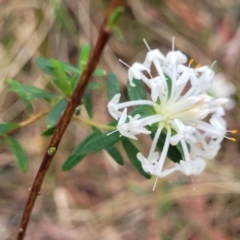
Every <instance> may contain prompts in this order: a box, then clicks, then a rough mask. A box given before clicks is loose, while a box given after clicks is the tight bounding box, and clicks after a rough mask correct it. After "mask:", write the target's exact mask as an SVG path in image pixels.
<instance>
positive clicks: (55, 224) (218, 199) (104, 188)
mask: <svg viewBox="0 0 240 240" xmlns="http://www.w3.org/2000/svg"><path fill="white" fill-rule="evenodd" d="M104 2H105V1H89V0H88V1H77V0H76V1H71V0H69V1H63V2H62V5H61V1H60V0H54V1H47V0H45V1H30V0H23V1H21V2H19V1H17V0H8V1H6V0H5V1H4V0H2V1H0V119H1V121H3V122H7V121H24V120H26V119H28V118H29V115H27V113H26V111H25V106H24V104H23V103H22V102H21V100H19V99H18V98H17V97H16V95H15V94H9V93H8V92H7V91H6V85H5V83H4V80H5V79H6V78H15V79H17V80H19V81H20V82H22V83H29V84H32V85H34V86H37V87H40V88H43V89H45V88H47V89H49V88H50V85H49V84H48V82H49V78H48V77H47V76H46V75H44V74H42V73H41V71H40V70H39V69H38V67H37V66H36V63H35V60H36V58H37V57H38V56H40V55H41V56H45V57H49V58H50V57H54V58H59V59H61V60H64V61H67V62H70V63H72V64H76V62H77V58H78V49H79V46H80V45H81V44H82V43H84V42H89V43H91V44H93V43H94V41H95V39H96V36H97V29H98V27H99V24H100V22H101V19H102V15H103V12H104V10H105V9H106V6H105V3H104ZM159 2H161V4H160V3H159ZM239 14H240V4H239V2H238V1H234V0H231V1H220V0H218V1H213V2H212V3H211V2H210V1H205V0H201V1H197V3H196V1H193V0H189V1H177V0H170V1H154V0H151V1H139V0H131V1H129V5H128V7H127V11H126V13H125V15H124V16H123V18H122V19H121V23H120V25H121V28H122V32H123V36H124V40H123V41H122V42H119V41H118V40H116V39H115V38H113V39H111V41H110V42H109V44H108V46H107V48H106V49H105V53H104V56H103V57H102V61H101V64H100V65H101V67H104V68H106V69H107V71H108V72H109V71H114V72H115V73H116V74H117V75H118V76H119V78H120V80H121V83H122V87H123V88H124V85H125V83H126V76H127V75H126V69H125V68H124V67H123V66H121V64H119V62H118V60H117V59H118V58H121V59H124V61H126V62H129V63H131V62H133V61H134V60H136V59H138V61H140V59H143V56H144V54H145V53H146V49H145V47H144V44H143V43H142V38H146V39H147V40H148V42H149V44H150V45H151V47H152V48H154V47H158V48H160V49H161V50H163V52H166V51H168V50H169V49H170V48H171V37H172V36H173V35H174V36H175V37H176V41H175V42H176V47H177V48H178V49H180V50H182V51H183V52H185V53H186V54H188V55H189V56H190V57H192V58H194V60H195V62H196V63H201V64H211V63H212V62H213V60H217V61H218V69H217V71H220V72H223V73H224V74H225V75H226V77H227V79H228V80H229V81H231V82H233V83H234V84H236V88H237V93H236V96H235V98H236V107H235V108H234V110H232V111H231V112H229V113H228V115H227V117H226V119H227V121H228V126H229V127H228V128H229V129H239V120H240V119H239V108H238V107H239V100H238V97H239V88H240V86H239V83H238V79H239V76H240V70H239V69H240V68H239V67H240V66H239V63H240V59H239V56H240V54H239V53H240V44H239V42H240V36H239V35H240V34H239V31H240V30H239V29H240V28H239V24H238V22H239V21H238V18H239ZM104 80H105V79H104V78H96V79H94V81H97V82H100V83H101V86H102V87H101V89H99V90H97V91H96V92H95V94H94V95H92V99H93V102H94V113H95V116H94V120H95V121H97V122H99V123H106V122H107V121H108V120H109V118H108V115H107V113H106V101H107V99H106V97H105V94H104V96H103V95H102V92H103V91H104V89H105V86H104ZM33 106H34V112H35V113H38V112H40V111H43V110H46V109H48V108H49V106H48V105H47V104H46V103H44V102H42V101H36V102H34V104H33ZM44 124H45V123H44V118H42V119H41V120H39V121H38V122H35V123H33V124H32V125H28V126H26V127H24V128H22V129H20V130H18V131H17V132H15V133H14V137H16V138H17V139H18V140H19V141H20V142H21V144H22V145H23V147H24V149H25V150H26V152H27V154H28V157H29V162H30V169H29V171H28V173H27V174H25V175H24V174H22V173H21V172H20V171H19V169H18V168H17V166H16V163H15V161H14V159H13V156H12V154H11V153H10V151H9V150H8V149H7V146H6V145H5V144H4V142H3V140H2V139H0V153H1V161H0V239H14V236H15V232H16V229H17V226H18V224H19V221H20V218H21V211H22V209H23V206H24V204H25V201H26V198H27V194H28V188H29V186H30V185H31V183H32V181H33V179H34V176H35V174H36V171H37V169H38V166H39V164H40V161H41V157H42V155H43V151H44V150H45V147H46V146H47V142H48V141H49V139H47V138H43V137H40V136H39V135H40V133H41V131H43V130H44V128H45V125H44ZM89 132H90V128H89V127H86V126H85V125H83V124H81V123H78V122H76V121H73V122H72V123H71V125H70V126H69V128H68V130H67V133H66V134H65V136H64V139H63V142H62V144H61V147H60V149H59V152H58V153H57V155H56V157H55V159H54V163H53V164H52V166H51V169H50V171H49V174H48V175H47V177H46V179H45V183H44V186H43V194H42V195H41V196H40V197H39V199H38V201H37V203H36V205H35V208H34V212H33V215H32V219H31V223H30V225H29V229H28V232H27V236H26V239H29V240H30V239H31V240H32V239H33V240H40V239H42V240H43V239H44V240H50V239H51V240H62V239H63V240H65V239H68V240H70V239H74V240H75V239H84V240H87V239H104V240H108V239H111V240H112V239H114V240H122V239H124V240H135V239H136V240H139V239H151V240H157V239H164V240H165V239H166V240H168V239H169V240H172V239H174V240H185V239H187V240H198V239H217V240H221V239H223V240H225V239H226V240H228V239H235V240H237V239H240V238H239V236H240V230H239V229H240V228H239V226H240V200H239V194H240V187H239V186H240V179H239V176H240V163H239V140H238V141H237V142H236V143H232V142H229V141H224V142H223V147H222V150H221V152H220V153H219V156H218V157H217V158H216V160H213V161H211V162H209V164H208V168H207V170H206V171H205V173H204V174H202V175H201V176H199V177H197V178H194V179H193V181H194V183H195V185H196V191H194V190H193V185H192V181H191V179H189V178H187V177H185V176H182V175H180V174H179V175H172V176H170V177H168V178H166V179H163V180H161V181H159V184H158V186H157V189H156V191H155V192H152V191H151V189H152V185H153V182H154V180H150V181H149V180H145V179H143V178H142V177H141V176H139V174H138V173H137V172H136V170H135V169H134V168H133V167H132V166H131V165H130V164H129V162H128V160H127V158H126V157H125V166H124V167H119V166H117V165H116V164H115V163H114V162H113V161H112V160H111V159H109V157H108V156H107V154H106V153H105V152H101V153H97V154H93V155H89V156H87V157H86V159H85V160H84V161H83V162H82V163H81V164H79V165H78V166H77V167H76V168H74V169H73V170H71V171H70V172H62V171H61V166H62V163H63V162H64V160H65V159H66V157H67V156H68V154H69V153H70V151H71V150H72V149H73V148H74V146H76V145H77V144H78V143H79V142H80V141H81V140H83V139H81V138H80V137H79V136H80V135H82V134H84V135H85V136H87V134H88V133H89ZM78 133H79V134H78ZM80 133H81V134H80Z"/></svg>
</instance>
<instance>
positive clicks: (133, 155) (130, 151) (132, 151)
mask: <svg viewBox="0 0 240 240" xmlns="http://www.w3.org/2000/svg"><path fill="white" fill-rule="evenodd" d="M122 145H123V148H124V150H125V152H126V153H127V155H128V158H129V160H130V162H131V163H132V164H133V166H134V167H135V168H136V169H137V170H138V171H139V173H140V174H141V175H142V176H144V177H145V178H148V179H150V178H151V175H149V174H148V173H146V172H144V170H143V169H142V164H141V162H140V161H139V160H138V159H137V154H138V152H139V150H138V149H137V148H136V147H135V146H134V145H133V144H132V142H130V141H129V139H128V138H122Z"/></svg>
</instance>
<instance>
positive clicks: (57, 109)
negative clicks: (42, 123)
mask: <svg viewBox="0 0 240 240" xmlns="http://www.w3.org/2000/svg"><path fill="white" fill-rule="evenodd" d="M66 106H67V100H66V98H62V99H60V101H58V102H57V103H56V104H55V105H54V106H53V108H52V109H51V111H50V113H49V114H48V116H47V118H46V124H47V128H49V127H52V126H55V125H56V124H57V122H58V120H59V119H60V117H61V116H62V114H63V112H64V110H65V108H66Z"/></svg>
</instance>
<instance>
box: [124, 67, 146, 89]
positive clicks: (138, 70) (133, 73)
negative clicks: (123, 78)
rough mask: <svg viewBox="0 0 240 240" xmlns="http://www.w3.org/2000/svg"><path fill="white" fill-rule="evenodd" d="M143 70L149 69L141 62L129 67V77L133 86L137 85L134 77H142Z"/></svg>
mask: <svg viewBox="0 0 240 240" xmlns="http://www.w3.org/2000/svg"><path fill="white" fill-rule="evenodd" d="M142 71H148V69H147V68H146V67H145V66H144V65H143V64H141V63H134V64H133V65H132V66H131V67H130V68H129V69H128V79H129V82H130V85H131V86H132V87H135V86H136V84H134V83H133V79H134V78H135V79H137V80H139V79H141V78H142Z"/></svg>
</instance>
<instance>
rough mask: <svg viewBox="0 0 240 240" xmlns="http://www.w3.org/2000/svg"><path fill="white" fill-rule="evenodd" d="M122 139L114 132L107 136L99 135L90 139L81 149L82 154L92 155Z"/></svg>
mask: <svg viewBox="0 0 240 240" xmlns="http://www.w3.org/2000/svg"><path fill="white" fill-rule="evenodd" d="M122 138H123V137H120V135H119V132H118V131H117V132H114V133H111V134H109V135H107V134H101V135H99V136H96V137H95V138H93V139H91V140H90V141H89V142H88V143H87V144H86V145H85V146H84V147H83V148H82V153H83V154H87V153H93V152H97V151H100V150H102V149H105V148H108V147H110V146H112V145H113V144H115V143H116V142H118V141H120V140H121V139H122Z"/></svg>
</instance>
